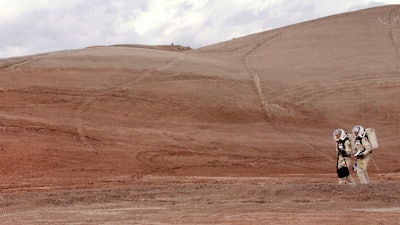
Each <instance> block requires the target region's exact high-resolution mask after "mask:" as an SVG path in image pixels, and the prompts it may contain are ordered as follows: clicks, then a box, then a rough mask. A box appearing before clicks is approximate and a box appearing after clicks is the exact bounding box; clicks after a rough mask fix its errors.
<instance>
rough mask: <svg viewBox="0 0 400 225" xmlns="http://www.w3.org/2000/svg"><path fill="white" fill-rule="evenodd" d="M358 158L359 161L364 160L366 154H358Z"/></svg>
mask: <svg viewBox="0 0 400 225" xmlns="http://www.w3.org/2000/svg"><path fill="white" fill-rule="evenodd" d="M356 157H357V159H362V158H364V154H363V153H360V154H358V155H357V156H356Z"/></svg>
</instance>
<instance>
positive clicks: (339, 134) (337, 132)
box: [333, 128, 346, 141]
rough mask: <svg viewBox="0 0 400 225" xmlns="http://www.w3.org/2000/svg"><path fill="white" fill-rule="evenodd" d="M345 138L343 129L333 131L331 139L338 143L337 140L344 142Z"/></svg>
mask: <svg viewBox="0 0 400 225" xmlns="http://www.w3.org/2000/svg"><path fill="white" fill-rule="evenodd" d="M345 138H346V132H345V131H344V130H343V129H340V128H338V129H336V130H334V131H333V139H335V141H339V140H342V141H343V140H344V139H345Z"/></svg>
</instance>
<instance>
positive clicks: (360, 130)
mask: <svg viewBox="0 0 400 225" xmlns="http://www.w3.org/2000/svg"><path fill="white" fill-rule="evenodd" d="M351 132H352V133H353V135H354V137H364V136H365V130H364V127H362V126H361V125H356V126H354V127H353V129H352V130H351Z"/></svg>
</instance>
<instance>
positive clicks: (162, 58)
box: [0, 5, 400, 224]
mask: <svg viewBox="0 0 400 225" xmlns="http://www.w3.org/2000/svg"><path fill="white" fill-rule="evenodd" d="M399 87H400V6H398V5H393V6H385V7H378V8H371V9H367V10H362V11H357V12H352V13H346V14H340V15H336V16H330V17H325V18H321V19H318V20H313V21H309V22H305V23H301V24H295V25H292V26H287V27H283V28H280V29H275V30H271V31H266V32H262V33H257V34H252V35H249V36H246V37H241V38H235V39H232V40H230V41H227V42H223V43H217V44H215V45H211V46H206V47H204V48H200V49H195V50H193V49H188V48H186V47H182V46H145V45H115V46H96V47H89V48H85V49H79V50H66V51H61V52H52V53H46V54H40V55H32V56H25V57H16V58H7V59H1V60H0V102H1V103H2V106H1V107H0V135H1V142H0V156H1V157H0V161H1V163H0V175H1V178H2V184H1V189H0V208H1V209H2V212H3V213H2V214H1V215H0V223H1V224H27V223H28V224H54V223H55V222H57V223H61V224H71V223H72V224H74V223H75V224H298V223H299V222H300V223H302V224H341V223H348V224H365V223H371V224H400V222H398V221H400V213H399V212H400V188H399V185H400V164H399V160H400V142H399V135H398V134H399V133H400V122H399V121H400V118H399V117H400V105H399V104H398V103H399V102H400V88H399ZM356 124H361V125H363V126H365V127H373V128H375V130H376V132H377V134H378V138H379V144H380V147H379V149H378V150H375V151H374V161H373V162H374V163H371V165H370V167H369V173H370V177H371V184H369V185H359V186H357V187H348V186H338V185H337V178H336V174H335V169H336V168H335V163H336V154H335V147H334V142H333V140H332V131H333V130H334V129H335V128H337V127H342V128H345V129H347V130H348V131H350V130H351V128H352V127H353V126H354V125H356ZM352 175H353V176H354V177H355V178H356V174H355V173H353V174H352ZM338 215H343V216H340V217H338ZM360 215H363V216H360Z"/></svg>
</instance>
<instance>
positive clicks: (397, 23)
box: [389, 8, 400, 61]
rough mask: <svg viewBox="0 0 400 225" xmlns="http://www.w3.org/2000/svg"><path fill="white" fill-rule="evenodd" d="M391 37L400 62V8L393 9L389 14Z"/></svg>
mask: <svg viewBox="0 0 400 225" xmlns="http://www.w3.org/2000/svg"><path fill="white" fill-rule="evenodd" d="M389 24H390V36H391V40H392V43H393V47H394V49H395V51H396V53H397V58H398V60H399V61H400V8H395V9H392V10H391V11H390V13H389Z"/></svg>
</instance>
